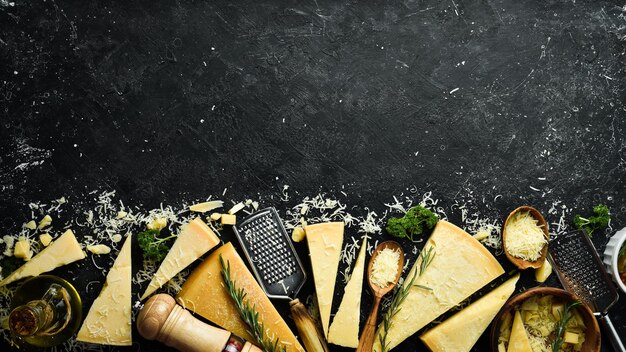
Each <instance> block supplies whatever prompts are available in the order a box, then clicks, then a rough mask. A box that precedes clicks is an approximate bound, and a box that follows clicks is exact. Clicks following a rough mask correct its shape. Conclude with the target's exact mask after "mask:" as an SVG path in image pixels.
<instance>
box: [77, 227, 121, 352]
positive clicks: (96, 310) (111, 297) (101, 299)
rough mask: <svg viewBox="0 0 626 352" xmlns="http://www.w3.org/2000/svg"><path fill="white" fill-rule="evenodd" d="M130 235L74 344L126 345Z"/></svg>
mask: <svg viewBox="0 0 626 352" xmlns="http://www.w3.org/2000/svg"><path fill="white" fill-rule="evenodd" d="M131 242H132V240H131V236H130V235H128V237H127V238H126V241H125V242H124V245H123V246H122V249H121V250H120V253H119V254H118V255H117V258H116V259H115V262H114V263H113V266H112V267H111V270H109V273H108V274H107V278H106V282H105V283H104V287H103V288H102V291H100V295H98V298H96V300H95V301H94V302H93V304H92V305H91V308H90V309H89V313H87V317H86V318H85V321H84V322H83V325H82V326H81V327H80V330H79V331H78V335H77V336H76V340H77V341H82V342H90V343H98V344H102V345H115V346H130V345H132V344H133V339H132V326H131V324H132V322H131V282H132V270H131V262H132V260H131V253H132V251H131Z"/></svg>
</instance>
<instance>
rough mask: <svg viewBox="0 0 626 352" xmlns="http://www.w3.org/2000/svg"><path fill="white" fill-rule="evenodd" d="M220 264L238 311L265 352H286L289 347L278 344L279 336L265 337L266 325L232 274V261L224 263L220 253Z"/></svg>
mask: <svg viewBox="0 0 626 352" xmlns="http://www.w3.org/2000/svg"><path fill="white" fill-rule="evenodd" d="M220 264H221V266H222V271H221V273H222V278H223V279H224V283H225V284H226V290H227V291H228V294H229V295H230V297H231V298H232V299H233V302H234V303H235V307H237V312H239V316H240V317H241V319H243V321H244V322H245V323H246V324H247V325H248V328H249V329H248V332H249V333H250V335H252V336H253V337H254V339H255V340H256V342H257V343H258V344H260V345H261V347H263V351H265V352H285V351H286V350H287V348H286V347H285V346H282V345H279V344H278V338H276V340H274V341H273V342H272V341H271V340H269V339H267V338H266V337H265V334H264V331H265V327H264V326H263V323H261V322H259V312H257V311H256V307H255V306H252V307H250V304H248V303H247V302H246V301H245V298H246V292H245V291H244V289H243V288H237V283H236V282H235V280H233V279H232V278H231V276H230V262H228V261H227V262H226V263H224V259H223V258H222V256H221V255H220Z"/></svg>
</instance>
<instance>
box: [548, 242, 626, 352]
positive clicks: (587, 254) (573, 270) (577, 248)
mask: <svg viewBox="0 0 626 352" xmlns="http://www.w3.org/2000/svg"><path fill="white" fill-rule="evenodd" d="M549 250H550V261H551V262H552V264H553V265H554V268H555V269H556V273H557V275H558V277H559V280H560V281H561V284H562V285H563V287H564V288H565V289H566V290H568V291H570V292H572V293H574V294H575V295H576V296H577V297H578V298H579V299H580V300H581V301H583V302H584V303H585V304H586V305H587V306H589V308H591V310H592V311H593V312H594V315H596V316H598V317H599V321H600V322H601V323H602V324H603V325H604V327H605V331H606V330H608V331H606V332H608V333H609V338H610V339H611V342H612V343H613V345H614V347H615V350H616V351H622V352H626V351H625V350H624V346H623V344H622V343H621V341H620V340H619V337H618V335H617V332H616V331H615V328H614V327H613V324H612V323H611V320H610V318H609V316H608V315H607V313H608V311H609V308H611V306H613V304H615V303H616V302H617V299H618V298H619V296H618V294H617V290H616V289H615V286H613V283H612V282H611V279H610V278H609V275H608V274H607V272H606V270H605V269H604V265H603V264H602V261H601V260H600V257H599V256H598V252H597V251H596V249H595V247H594V246H593V243H591V240H589V237H588V236H587V234H585V233H584V232H582V231H573V232H570V233H567V234H564V235H561V236H556V237H554V238H553V239H552V240H550V245H549Z"/></svg>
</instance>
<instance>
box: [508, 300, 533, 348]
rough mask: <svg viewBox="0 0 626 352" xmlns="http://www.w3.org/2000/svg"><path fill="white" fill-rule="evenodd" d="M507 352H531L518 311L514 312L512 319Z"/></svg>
mask: <svg viewBox="0 0 626 352" xmlns="http://www.w3.org/2000/svg"><path fill="white" fill-rule="evenodd" d="M507 352H533V350H532V348H531V347H530V340H529V339H528V334H527V333H526V329H525V328H524V323H523V322H522V315H521V314H520V312H519V310H518V311H515V318H513V327H512V328H511V338H510V339H509V348H508V349H507Z"/></svg>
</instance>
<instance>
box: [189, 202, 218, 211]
mask: <svg viewBox="0 0 626 352" xmlns="http://www.w3.org/2000/svg"><path fill="white" fill-rule="evenodd" d="M223 206H224V202H222V201H221V200H212V201H208V202H204V203H198V204H194V205H191V206H190V207H189V210H190V211H194V212H196V213H206V212H207V211H211V210H213V209H217V208H221V207H223Z"/></svg>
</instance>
